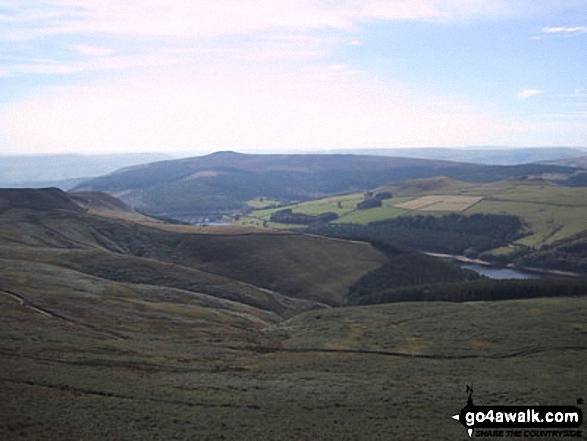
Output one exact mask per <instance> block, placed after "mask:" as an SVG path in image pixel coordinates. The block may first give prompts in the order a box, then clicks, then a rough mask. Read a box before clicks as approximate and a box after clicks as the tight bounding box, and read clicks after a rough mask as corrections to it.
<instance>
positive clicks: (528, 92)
mask: <svg viewBox="0 0 587 441" xmlns="http://www.w3.org/2000/svg"><path fill="white" fill-rule="evenodd" d="M543 93H544V90H539V89H524V90H521V91H519V92H518V93H516V96H517V97H518V98H530V97H533V96H536V95H541V94H543Z"/></svg>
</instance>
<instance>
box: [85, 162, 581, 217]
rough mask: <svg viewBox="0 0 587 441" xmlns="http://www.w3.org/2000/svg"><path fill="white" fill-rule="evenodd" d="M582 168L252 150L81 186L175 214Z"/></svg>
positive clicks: (133, 170)
mask: <svg viewBox="0 0 587 441" xmlns="http://www.w3.org/2000/svg"><path fill="white" fill-rule="evenodd" d="M576 173H578V171H577V170H576V169H574V168H570V167H563V166H556V165H537V164H526V165H517V166H489V165H479V164H469V163H458V162H450V161H437V160H429V159H416V158H394V157H382V156H366V155H350V154H336V155H328V154H319V155H248V154H241V153H235V152H217V153H213V154H211V155H207V156H200V157H193V158H185V159H179V160H170V161H162V162H155V163H151V164H146V165H141V166H137V167H129V168H125V169H123V170H119V171H117V172H115V173H111V174H109V175H106V176H102V177H99V178H94V179H91V180H88V181H86V182H84V183H82V184H80V185H78V186H77V187H75V188H74V190H75V191H104V192H107V193H110V194H113V195H114V196H117V197H119V198H120V199H122V200H123V201H125V202H126V203H128V204H130V205H132V206H134V207H136V208H139V209H140V210H141V211H144V212H147V213H150V214H154V215H163V216H170V217H176V218H179V219H185V218H189V217H190V216H197V215H209V214H211V213H212V214H213V213H219V214H223V213H231V212H232V213H234V212H237V211H240V210H243V209H244V208H245V207H246V202H247V201H249V200H252V199H255V198H258V197H266V198H271V199H275V200H279V201H283V202H291V201H304V200H309V199H315V198H318V197H322V196H328V195H332V194H338V193H344V192H350V191H363V190H368V189H373V188H376V187H379V186H381V185H384V184H387V183H390V182H400V181H404V180H408V179H425V178H432V177H435V176H446V177H447V178H450V179H458V180H461V181H468V182H494V181H499V180H504V179H510V178H513V177H521V176H541V175H543V174H551V175H554V174H556V175H557V176H559V177H561V178H562V179H565V178H567V177H570V176H572V175H574V174H576Z"/></svg>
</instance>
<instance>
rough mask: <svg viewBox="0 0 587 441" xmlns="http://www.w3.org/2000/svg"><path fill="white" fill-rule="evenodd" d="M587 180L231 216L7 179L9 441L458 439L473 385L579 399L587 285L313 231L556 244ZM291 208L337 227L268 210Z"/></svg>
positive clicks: (3, 416) (0, 248)
mask: <svg viewBox="0 0 587 441" xmlns="http://www.w3.org/2000/svg"><path fill="white" fill-rule="evenodd" d="M582 191H583V190H582V188H580V187H578V188H571V187H562V186H560V185H556V184H551V183H546V182H543V181H540V180H537V181H530V182H529V181H525V180H522V181H520V180H511V181H497V182H490V183H484V182H476V183H470V182H469V183H466V182H460V181H456V180H454V179H449V178H426V179H423V180H416V181H402V182H398V183H389V184H386V185H384V186H380V187H373V190H371V196H369V195H367V196H365V194H366V192H365V191H361V192H355V193H349V194H345V195H331V196H328V197H326V198H320V199H314V200H311V201H308V202H304V203H298V204H294V205H287V204H285V205H282V204H283V202H279V201H277V200H276V199H271V198H270V197H268V196H267V197H266V196H262V199H261V198H252V199H250V200H251V201H253V200H256V201H257V202H256V203H257V204H258V205H257V210H255V211H252V212H250V213H249V214H248V215H246V216H242V217H241V219H239V221H235V222H233V223H232V224H231V225H229V226H222V227H220V226H202V225H189V224H185V223H181V222H177V221H173V220H172V221H166V220H164V219H160V218H153V217H151V216H149V215H147V214H145V213H142V212H140V211H137V210H136V209H135V208H134V207H132V206H130V205H127V204H125V203H123V202H121V201H120V200H118V199H116V198H115V197H113V196H112V195H108V194H105V193H99V192H94V191H85V192H78V193H75V192H74V193H65V192H63V191H61V190H58V189H55V188H48V189H14V190H0V264H1V265H0V307H1V310H2V316H3V320H2V321H0V366H2V367H1V368H0V402H1V403H2V404H1V405H0V421H1V423H0V438H2V439H9V440H44V439H60V440H77V439H87V440H102V439H128V440H145V439H186V440H187V439H202V440H217V439H226V440H241V439H254V440H265V439H267V440H271V439H279V440H292V441H294V440H295V441H297V440H300V439H302V440H317V439H340V440H354V439H367V440H387V439H402V440H410V439H414V440H415V439H439V440H449V439H450V440H452V439H455V438H457V437H460V436H461V437H462V436H466V434H465V432H464V431H463V428H462V426H460V425H459V424H458V423H456V422H455V421H454V420H452V419H451V415H453V414H454V413H456V412H457V411H458V410H459V409H460V408H461V407H462V406H463V404H464V403H465V400H466V389H465V388H466V386H467V385H473V386H474V388H475V391H476V402H478V403H484V404H491V403H495V404H508V403H516V404H524V403H556V404H574V403H575V400H576V399H577V398H580V397H582V396H583V395H584V392H585V391H584V390H583V389H584V388H583V386H582V385H583V384H584V378H585V363H586V362H587V355H586V352H585V351H586V350H587V328H586V327H585V323H584V322H585V320H584V317H585V314H586V313H587V297H585V294H587V281H585V280H582V279H578V280H522V281H503V282H501V281H497V282H495V281H487V280H485V279H480V278H479V277H478V276H477V275H476V274H475V273H473V272H471V271H466V270H462V269H460V268H459V267H458V266H456V265H453V264H451V263H448V262H444V261H442V260H440V259H437V258H435V257H432V256H428V255H425V254H423V253H420V252H418V251H415V250H413V249H411V248H409V247H406V246H403V245H401V244H394V243H392V242H389V243H388V242H386V241H385V240H383V241H381V240H379V239H377V238H376V237H372V238H370V237H368V235H365V234H363V233H369V232H371V231H375V230H373V229H366V230H364V231H363V233H361V234H363V236H362V237H361V235H359V236H356V231H359V230H356V231H355V230H353V235H351V236H350V237H346V236H345V235H344V234H331V233H328V234H326V235H325V234H324V231H321V230H320V228H325V227H326V228H334V229H338V230H337V231H338V233H340V232H344V229H345V228H347V226H348V225H354V226H353V227H352V228H354V229H357V228H371V225H378V223H377V222H376V221H378V222H380V223H381V222H383V223H382V224H381V225H383V226H385V228H388V230H385V231H388V232H393V231H394V230H393V228H399V227H401V228H408V229H407V230H405V231H411V229H413V228H414V227H415V226H416V227H418V228H424V227H425V228H424V229H423V230H422V231H421V232H420V235H419V236H415V237H416V239H415V240H421V239H422V238H424V237H429V238H434V237H435V236H437V239H435V240H437V242H434V241H432V242H430V243H441V242H442V241H443V240H445V239H443V236H442V234H449V233H450V234H454V237H455V242H454V244H455V246H461V245H459V244H460V243H461V242H462V241H464V242H463V243H466V241H467V240H469V241H470V240H473V239H474V240H475V241H478V243H487V244H489V245H487V246H488V247H489V248H488V251H490V252H491V253H496V250H499V249H501V248H499V247H498V248H495V246H497V245H495V243H498V245H499V246H500V247H502V248H508V247H507V244H509V243H512V244H514V246H515V245H518V246H528V245H525V243H535V244H536V246H537V247H540V248H537V249H538V250H545V249H547V247H551V246H556V245H557V244H558V243H559V242H558V241H560V240H561V238H562V239H568V238H573V237H575V236H574V235H575V234H576V232H577V231H579V232H580V231H582V230H581V227H582V225H583V224H582V223H581V222H580V221H579V219H578V218H577V222H576V224H573V222H572V221H571V220H572V219H573V216H575V215H576V214H574V213H575V212H576V213H581V210H583V209H584V207H583V205H582V203H581V202H580V201H581V200H583V199H582V196H581V195H582ZM385 192H388V193H390V194H392V197H391V198H387V197H386V198H385V199H383V200H381V206H380V207H375V208H366V209H361V210H358V209H357V204H358V203H360V202H361V201H364V200H365V198H366V197H367V198H372V197H373V196H374V195H376V194H378V193H385ZM247 197H248V196H247ZM419 198H420V199H419ZM421 198H428V199H424V200H422V199H421ZM414 201H415V202H414ZM522 201H523V203H522ZM424 202H425V203H424ZM252 203H253V202H252ZM276 203H277V204H280V205H281V206H280V207H274V208H266V204H269V205H271V204H276ZM431 204H432V205H438V204H440V205H443V204H444V205H443V207H442V210H441V209H438V210H436V209H434V210H432V211H428V210H425V208H426V207H430V206H431ZM524 204H527V205H532V206H535V207H537V208H536V210H535V211H534V212H532V213H543V212H544V210H552V213H555V214H556V216H557V218H556V220H555V221H553V222H554V223H552V225H551V224H549V223H548V222H547V221H544V219H543V218H541V217H540V216H535V217H532V216H531V215H528V214H526V212H525V211H515V210H525V207H526V205H524ZM520 207H521V208H520ZM284 208H291V210H292V212H293V213H302V214H304V215H307V216H319V215H321V214H323V213H328V212H334V213H336V214H337V216H338V217H337V218H336V219H334V220H332V221H331V222H330V223H327V224H325V225H321V226H316V225H310V226H309V228H308V227H307V226H304V225H288V224H277V223H274V222H271V215H272V214H273V213H275V212H276V211H279V210H283V209H284ZM541 209H542V210H543V211H540V210H541ZM555 210H556V211H555ZM406 215H409V217H408V218H407V219H408V220H405V219H406ZM361 216H362V220H361ZM418 216H420V217H418ZM446 216H448V217H446ZM577 216H578V214H577ZM348 219H354V221H353V223H352V224H351V223H347V222H346V220H348ZM410 219H412V220H410ZM414 219H415V221H414ZM520 219H522V220H523V223H522V222H521V221H520ZM373 222H374V223H373ZM386 222H396V224H393V223H392V224H389V225H387V224H386ZM398 222H399V223H398ZM413 222H416V224H414V223H413ZM418 222H419V224H418ZM556 222H562V223H563V224H562V225H563V227H562V228H558V230H557V231H556V232H554V233H553V234H551V233H552V230H548V228H550V227H553V225H554V224H556ZM457 225H458V229H455V228H456V226H457ZM557 225H558V224H557ZM275 227H280V228H275ZM317 227H319V228H317ZM389 228H391V229H389ZM553 228H556V227H553ZM426 229H428V230H426ZM381 231H384V230H381ZM398 231H400V230H398ZM401 231H403V230H401ZM425 231H428V233H425ZM443 232H444V233H443ZM385 234H388V233H385ZM426 234H428V236H426ZM557 234H558V236H556V235H557ZM402 235H403V237H404V238H409V235H407V234H403V233H402ZM335 236H336V237H335ZM547 236H548V237H547ZM382 237H383V236H382ZM390 237H392V236H390ZM438 237H440V239H438ZM446 237H449V236H446ZM451 237H453V236H451ZM457 237H459V239H458V240H456V238H457ZM418 238H419V239H418ZM430 240H432V239H430ZM492 241H497V242H495V243H494V242H492ZM500 241H502V242H503V244H502V242H500ZM522 241H526V242H522ZM504 244H505V245H504ZM462 246H465V245H462ZM497 253H499V251H497ZM463 439H464V438H463Z"/></svg>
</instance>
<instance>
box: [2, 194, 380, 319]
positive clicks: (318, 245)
mask: <svg viewBox="0 0 587 441" xmlns="http://www.w3.org/2000/svg"><path fill="white" fill-rule="evenodd" d="M77 197H79V196H74V198H71V197H69V196H68V195H67V194H66V193H63V192H61V191H60V190H57V189H49V190H23V191H22V193H14V190H2V191H0V200H3V201H4V202H5V204H4V206H5V207H4V212H3V213H2V214H1V215H0V255H2V257H4V258H7V259H15V260H18V261H30V262H39V263H44V264H48V265H53V266H59V267H62V268H68V269H72V270H75V271H79V272H81V273H83V274H87V275H92V276H98V277H100V278H102V279H106V280H111V281H117V282H130V283H140V284H151V285H156V286H168V287H174V288H178V289H189V290H192V291H197V292H200V291H202V290H203V292H204V293H207V294H211V295H215V296H217V297H223V298H227V299H231V300H236V301H242V302H244V303H246V304H250V305H254V306H257V307H261V308H262V309H265V310H268V311H271V312H276V313H285V314H286V315H287V312H286V311H287V310H288V309H293V310H297V309H298V308H301V310H303V309H306V308H308V307H312V305H314V306H316V305H321V304H331V305H339V304H341V303H342V302H343V301H344V297H345V295H346V291H347V289H348V286H350V284H352V283H353V282H354V281H356V280H357V279H359V278H360V277H361V276H362V275H364V274H366V273H367V272H369V271H371V270H374V269H376V268H378V267H379V266H381V265H382V264H383V262H384V261H385V260H386V258H385V256H383V254H382V253H380V252H379V251H377V250H375V249H374V248H373V247H371V246H370V245H369V244H365V243H351V242H344V241H338V240H330V239H325V238H320V237H312V236H305V235H299V234H293V233H280V232H272V231H266V232H256V231H250V230H244V231H234V232H229V234H226V233H225V232H226V231H227V230H222V232H218V233H215V232H214V231H210V232H204V233H202V230H201V229H198V228H196V227H189V226H183V227H181V228H179V230H177V231H175V230H174V228H173V226H170V225H163V224H161V223H158V222H155V221H152V222H150V223H147V222H146V221H145V220H144V219H143V220H141V221H140V222H134V221H131V220H127V219H125V218H124V217H123V216H122V214H125V211H124V210H123V211H122V214H121V217H119V218H117V217H113V216H109V217H104V216H99V215H98V214H96V212H95V211H94V210H90V211H86V210H85V209H84V208H82V207H81V206H80V205H78V204H76V203H75V202H74V200H75V198H77ZM86 199H87V196H86ZM95 199H96V197H95V196H94V200H95ZM42 200H45V201H46V204H53V201H57V202H58V203H57V202H56V203H55V206H56V207H58V209H50V210H46V209H44V207H43V203H40V202H39V201H42ZM110 202H111V201H110ZM31 204H32V205H34V206H35V207H36V208H29V206H31ZM111 205H112V204H111ZM21 207H25V208H21ZM122 208H124V207H122ZM125 210H126V209H125ZM228 231H230V230H228ZM229 288H230V289H229ZM284 295H285V296H288V297H290V298H291V299H285V297H284Z"/></svg>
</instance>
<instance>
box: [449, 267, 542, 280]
mask: <svg viewBox="0 0 587 441" xmlns="http://www.w3.org/2000/svg"><path fill="white" fill-rule="evenodd" d="M461 268H466V269H470V270H472V271H475V272H476V273H478V274H481V275H482V276H485V277H489V278H490V279H497V280H506V279H539V278H540V275H539V274H534V273H525V272H522V271H518V270H514V269H511V268H495V267H492V266H488V265H476V264H473V263H470V264H466V265H461Z"/></svg>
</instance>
